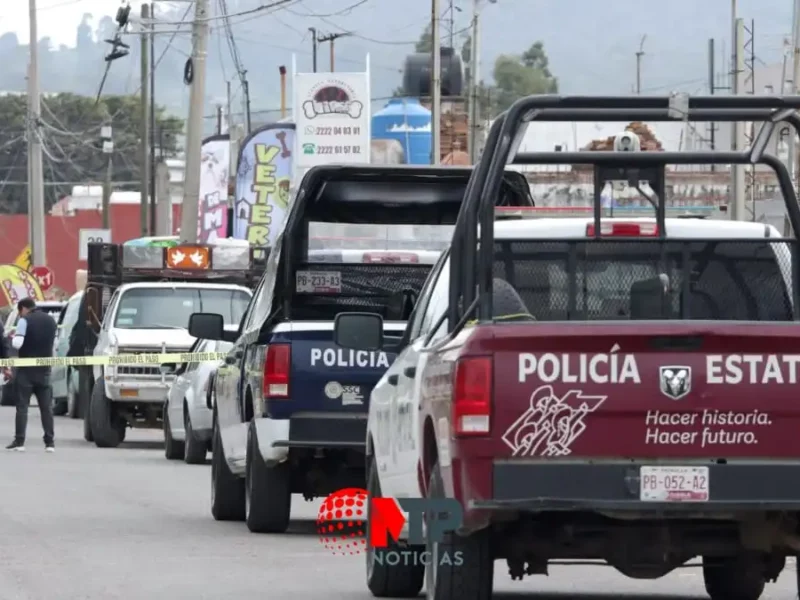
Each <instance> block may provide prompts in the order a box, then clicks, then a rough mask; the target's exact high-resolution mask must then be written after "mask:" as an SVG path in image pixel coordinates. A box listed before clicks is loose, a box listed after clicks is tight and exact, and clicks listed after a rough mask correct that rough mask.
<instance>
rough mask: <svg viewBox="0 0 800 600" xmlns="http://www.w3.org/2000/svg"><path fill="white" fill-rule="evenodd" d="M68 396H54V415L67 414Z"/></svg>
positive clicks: (61, 415)
mask: <svg viewBox="0 0 800 600" xmlns="http://www.w3.org/2000/svg"><path fill="white" fill-rule="evenodd" d="M67 409H68V406H67V398H66V397H64V398H53V416H54V417H63V416H64V415H65V414H67Z"/></svg>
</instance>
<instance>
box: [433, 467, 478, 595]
mask: <svg viewBox="0 0 800 600" xmlns="http://www.w3.org/2000/svg"><path fill="white" fill-rule="evenodd" d="M428 497H429V498H444V497H445V494H444V484H443V482H442V476H441V473H440V472H439V465H438V463H437V464H434V465H433V469H432V470H431V476H430V481H429V482H428ZM489 533H490V532H489V530H488V529H482V530H480V531H476V532H475V533H473V534H471V535H468V536H461V535H457V534H456V533H445V534H444V539H443V540H442V541H440V542H436V541H433V540H430V539H428V540H426V541H427V551H428V553H429V554H428V555H429V556H430V557H431V564H430V566H429V567H428V568H427V569H426V577H425V591H426V596H427V598H428V600H490V599H491V597H492V583H493V578H494V557H493V556H492V547H491V538H490V535H489Z"/></svg>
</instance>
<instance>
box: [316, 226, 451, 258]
mask: <svg viewBox="0 0 800 600" xmlns="http://www.w3.org/2000/svg"><path fill="white" fill-rule="evenodd" d="M453 229H454V226H453V225H372V224H364V223H359V224H354V223H317V222H311V223H309V224H308V238H309V240H308V250H309V251H310V253H313V252H314V251H317V252H319V251H329V250H362V251H368V250H372V251H378V252H381V251H397V250H400V251H414V250H417V251H434V252H441V251H443V250H445V249H447V247H448V246H450V240H451V239H452V237H453ZM343 262H349V261H344V260H343ZM359 262H360V261H359Z"/></svg>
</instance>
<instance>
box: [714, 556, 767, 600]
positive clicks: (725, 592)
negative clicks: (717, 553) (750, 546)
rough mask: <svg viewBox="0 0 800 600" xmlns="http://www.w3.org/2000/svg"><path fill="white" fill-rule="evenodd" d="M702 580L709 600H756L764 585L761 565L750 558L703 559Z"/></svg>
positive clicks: (764, 580) (753, 558)
mask: <svg viewBox="0 0 800 600" xmlns="http://www.w3.org/2000/svg"><path fill="white" fill-rule="evenodd" d="M703 580H704V581H705V584H706V593H707V594H708V595H709V596H710V597H711V600H758V599H759V598H760V597H761V594H762V592H763V591H764V585H765V584H766V578H765V577H764V566H763V564H762V563H761V561H760V560H758V559H757V558H756V557H751V556H737V557H730V558H727V557H726V558H709V557H703Z"/></svg>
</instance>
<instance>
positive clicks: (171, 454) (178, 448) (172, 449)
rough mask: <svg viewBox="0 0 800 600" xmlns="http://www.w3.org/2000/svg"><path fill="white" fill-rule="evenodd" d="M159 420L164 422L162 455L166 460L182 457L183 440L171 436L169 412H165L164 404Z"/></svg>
mask: <svg viewBox="0 0 800 600" xmlns="http://www.w3.org/2000/svg"><path fill="white" fill-rule="evenodd" d="M161 421H162V423H163V424H164V456H166V457H167V460H179V459H181V458H183V442H179V441H177V440H176V439H175V438H173V437H172V427H171V426H170V424H169V412H167V407H166V405H165V406H164V418H163V419H162V420H161Z"/></svg>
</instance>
